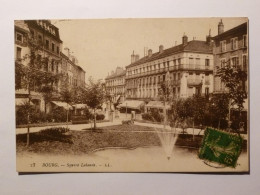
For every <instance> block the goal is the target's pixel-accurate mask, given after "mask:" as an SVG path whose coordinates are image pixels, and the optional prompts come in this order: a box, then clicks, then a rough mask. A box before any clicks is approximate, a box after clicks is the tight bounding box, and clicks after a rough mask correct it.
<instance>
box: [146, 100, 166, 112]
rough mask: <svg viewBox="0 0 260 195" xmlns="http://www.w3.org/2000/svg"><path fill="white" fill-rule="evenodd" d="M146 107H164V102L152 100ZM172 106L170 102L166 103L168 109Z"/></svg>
mask: <svg viewBox="0 0 260 195" xmlns="http://www.w3.org/2000/svg"><path fill="white" fill-rule="evenodd" d="M145 107H147V108H158V109H163V108H164V103H163V102H161V101H150V102H149V103H148V104H147V105H146V106H145ZM170 108H171V106H170V105H169V104H168V103H166V109H167V110H169V109H170Z"/></svg>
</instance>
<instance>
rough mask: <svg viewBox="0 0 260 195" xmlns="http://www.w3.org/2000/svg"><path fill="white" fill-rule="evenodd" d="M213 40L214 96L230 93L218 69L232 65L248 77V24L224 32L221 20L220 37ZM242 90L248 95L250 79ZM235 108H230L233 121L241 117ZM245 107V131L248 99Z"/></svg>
mask: <svg viewBox="0 0 260 195" xmlns="http://www.w3.org/2000/svg"><path fill="white" fill-rule="evenodd" d="M213 40H214V46H213V55H214V94H216V95H217V94H221V93H225V92H227V91H228V89H227V88H226V87H225V84H224V83H223V82H222V81H221V79H220V77H218V76H216V74H217V68H218V67H223V66H225V65H231V66H232V67H233V68H239V69H241V70H242V71H245V72H246V73H247V75H248V24H247V22H245V23H243V24H241V25H238V26H236V27H234V28H232V29H229V30H227V31H224V23H223V22H222V20H221V21H220V22H219V24H218V35H217V36H215V37H213ZM241 89H242V90H244V91H245V92H246V93H247V94H248V78H247V80H246V81H241ZM247 97H248V96H247ZM235 107H236V105H234V106H232V107H230V115H229V117H230V120H231V121H233V119H235V118H236V117H238V115H239V114H238V112H237V111H236V110H235V109H234V108H235ZM243 107H244V110H243V111H242V113H241V118H240V119H241V120H242V121H240V124H239V126H240V127H239V128H241V129H244V130H245V129H247V122H248V114H247V111H248V98H246V99H245V102H244V104H243Z"/></svg>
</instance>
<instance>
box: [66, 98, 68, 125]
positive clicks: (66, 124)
mask: <svg viewBox="0 0 260 195" xmlns="http://www.w3.org/2000/svg"><path fill="white" fill-rule="evenodd" d="M68 122H69V104H68V102H67V121H66V126H67V129H68Z"/></svg>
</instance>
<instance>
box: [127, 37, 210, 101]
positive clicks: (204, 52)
mask: <svg viewBox="0 0 260 195" xmlns="http://www.w3.org/2000/svg"><path fill="white" fill-rule="evenodd" d="M206 39H207V40H206V41H199V40H191V41H188V37H187V36H186V35H184V36H183V37H182V44H180V45H177V46H174V47H171V48H168V49H164V47H163V46H162V45H160V46H159V51H158V52H156V53H152V50H151V49H149V50H148V55H147V56H144V57H143V58H141V59H139V56H138V55H135V54H134V53H133V54H132V55H131V64H129V65H128V66H126V98H127V99H129V100H130V99H136V100H148V101H150V100H158V94H159V90H160V88H161V83H162V82H163V81H165V79H166V73H167V72H169V76H168V77H169V80H170V83H171V86H172V90H173V94H174V96H175V97H177V98H187V97H190V96H193V95H194V94H197V95H208V94H209V93H212V92H213V54H212V45H211V37H210V35H209V36H207V37H206Z"/></svg>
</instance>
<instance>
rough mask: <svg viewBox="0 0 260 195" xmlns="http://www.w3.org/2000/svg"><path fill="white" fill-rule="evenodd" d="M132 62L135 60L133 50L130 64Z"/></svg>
mask: <svg viewBox="0 0 260 195" xmlns="http://www.w3.org/2000/svg"><path fill="white" fill-rule="evenodd" d="M134 62H135V52H134V51H133V53H132V55H131V64H133V63H134Z"/></svg>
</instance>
